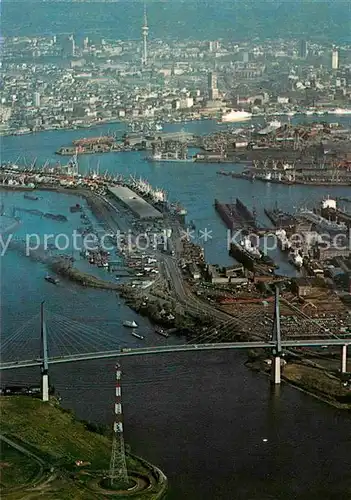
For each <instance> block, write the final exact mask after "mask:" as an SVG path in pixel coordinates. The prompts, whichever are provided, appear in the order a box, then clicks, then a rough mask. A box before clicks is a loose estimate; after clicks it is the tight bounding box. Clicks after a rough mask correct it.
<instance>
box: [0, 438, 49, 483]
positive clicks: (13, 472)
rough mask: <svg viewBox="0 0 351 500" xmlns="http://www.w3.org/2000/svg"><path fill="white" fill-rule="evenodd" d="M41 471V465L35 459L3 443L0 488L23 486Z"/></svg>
mask: <svg viewBox="0 0 351 500" xmlns="http://www.w3.org/2000/svg"><path fill="white" fill-rule="evenodd" d="M39 473H40V465H39V464H38V462H36V461H35V460H34V459H33V460H31V459H29V457H27V456H25V455H23V453H20V452H19V451H17V450H15V449H14V448H12V446H9V445H8V444H7V443H3V442H2V443H1V463H0V488H1V489H6V488H9V487H16V486H21V485H23V484H28V483H30V482H31V481H32V480H33V479H35V478H36V477H37V475H38V474H39Z"/></svg>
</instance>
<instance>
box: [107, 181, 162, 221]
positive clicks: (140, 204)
mask: <svg viewBox="0 0 351 500" xmlns="http://www.w3.org/2000/svg"><path fill="white" fill-rule="evenodd" d="M108 190H109V192H110V193H111V194H112V195H113V196H114V197H115V198H117V200H118V201H119V202H121V203H122V204H123V205H124V206H125V207H127V208H129V210H131V212H133V214H134V215H136V216H137V217H139V219H161V218H162V217H163V215H162V213H161V212H159V211H158V210H156V208H154V207H153V206H152V205H150V203H148V202H147V201H145V200H144V199H143V198H141V197H140V196H138V195H137V194H136V193H134V191H132V190H131V189H129V188H128V187H125V186H116V187H109V188H108Z"/></svg>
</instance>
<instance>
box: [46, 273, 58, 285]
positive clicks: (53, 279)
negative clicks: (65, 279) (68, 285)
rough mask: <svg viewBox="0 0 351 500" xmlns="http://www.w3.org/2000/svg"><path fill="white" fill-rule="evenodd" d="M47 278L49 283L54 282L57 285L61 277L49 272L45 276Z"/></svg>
mask: <svg viewBox="0 0 351 500" xmlns="http://www.w3.org/2000/svg"><path fill="white" fill-rule="evenodd" d="M45 279H46V281H48V282H49V283H52V284H53V285H57V284H58V283H59V282H60V280H59V279H57V278H54V277H53V276H50V275H49V274H47V275H46V276H45Z"/></svg>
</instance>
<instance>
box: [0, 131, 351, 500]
mask: <svg viewBox="0 0 351 500" xmlns="http://www.w3.org/2000/svg"><path fill="white" fill-rule="evenodd" d="M213 126H214V125H213V124H211V122H206V123H189V124H185V125H184V128H185V130H197V131H198V132H201V131H206V130H207V131H209V130H211V127H212V128H213ZM174 127H176V126H172V127H169V129H171V128H174ZM178 127H179V126H178ZM108 128H121V126H119V125H114V126H111V125H110V126H109V127H105V128H103V127H99V128H97V129H95V130H88V131H62V132H47V133H42V134H36V135H28V136H22V137H5V138H3V139H2V159H3V160H5V161H6V160H12V161H15V160H16V159H17V158H18V157H22V158H23V156H25V157H26V159H27V162H28V163H29V162H30V161H31V160H32V159H33V158H35V157H37V158H38V160H37V161H38V162H39V164H40V163H41V162H44V161H45V160H46V159H49V160H52V161H54V160H57V157H55V155H54V151H55V150H56V149H58V148H59V147H60V146H61V145H64V144H69V143H70V142H71V141H72V140H74V139H75V138H77V137H82V136H88V135H97V134H100V133H103V132H104V131H106V130H107V129H108ZM143 156H144V155H143V153H130V154H129V153H127V154H107V155H100V156H99V157H96V156H89V157H88V156H84V157H82V158H81V159H80V168H81V169H82V171H84V170H87V169H88V168H97V162H98V161H99V162H100V166H99V168H100V171H104V170H109V171H111V172H116V173H117V172H118V173H123V174H136V175H137V176H139V175H141V176H143V177H145V178H147V179H148V180H149V181H150V183H151V184H152V185H157V186H160V187H163V188H165V189H166V190H167V191H168V192H169V196H170V198H171V199H174V200H179V201H180V202H181V203H182V204H183V205H184V206H186V208H187V209H188V212H189V216H188V218H189V220H193V221H194V223H195V225H196V227H197V229H198V230H200V229H201V230H202V229H205V228H208V229H209V230H212V231H213V238H212V239H210V240H209V241H208V242H207V243H205V242H203V244H204V247H205V252H206V257H207V259H208V260H209V261H210V262H218V263H222V264H228V263H230V262H232V261H231V259H230V258H229V257H228V254H227V249H226V229H225V227H224V226H223V224H222V222H221V220H220V219H219V217H218V216H217V214H216V212H215V211H214V209H213V201H214V198H218V199H220V200H223V201H229V200H230V199H231V198H234V199H235V198H236V197H237V196H238V197H240V198H241V199H242V200H243V201H244V202H245V203H247V204H248V205H249V206H250V207H251V208H252V206H255V208H256V209H257V212H258V215H259V218H260V220H261V219H262V221H263V220H264V215H263V208H264V207H265V206H270V207H271V206H273V205H274V203H275V201H277V202H278V205H279V206H280V207H281V208H284V209H286V210H293V208H294V207H297V206H300V205H301V204H305V205H307V206H309V207H311V205H312V204H313V203H314V202H318V201H320V199H321V198H322V197H323V196H326V195H328V194H330V195H332V196H350V189H349V188H333V189H332V188H330V189H324V188H314V189H311V188H309V187H306V186H295V187H294V186H280V185H269V184H263V183H255V184H251V183H249V182H248V181H245V180H239V179H233V180H232V179H228V178H226V177H222V176H218V175H217V174H216V171H217V169H218V165H206V164H195V165H193V164H174V163H168V164H167V163H164V164H159V165H157V164H151V163H147V162H145V161H144V160H143ZM18 162H19V163H21V161H20V160H18ZM226 168H228V169H229V170H230V169H232V168H233V166H226ZM234 168H235V166H234ZM185 179H186V181H185ZM39 195H40V199H39V200H38V201H31V200H25V199H24V198H23V194H22V193H7V194H5V195H3V197H2V198H3V201H4V206H5V211H6V212H7V213H10V212H11V210H13V207H14V206H16V207H22V208H37V209H39V210H42V211H44V212H45V211H48V212H54V213H64V214H66V215H67V214H68V217H69V220H68V222H67V223H59V222H56V221H55V222H53V221H49V222H48V220H45V219H41V218H38V217H36V216H32V215H30V214H28V213H25V214H22V219H23V224H22V226H21V227H20V228H19V229H18V232H17V233H16V235H18V236H22V235H23V234H24V232H28V233H29V232H38V233H39V234H41V235H43V234H44V233H46V232H47V231H50V232H54V233H56V234H57V233H58V232H70V231H72V230H73V229H74V228H76V227H77V225H79V220H78V219H79V216H78V215H77V214H69V206H71V205H73V204H74V203H78V202H79V203H82V200H81V199H78V198H76V197H75V196H73V195H72V196H63V195H62V196H61V195H58V194H57V193H51V192H40V193H39ZM90 217H91V218H92V220H93V222H94V223H97V221H95V220H94V218H93V216H92V215H90ZM283 266H286V267H284V270H285V268H286V269H287V270H288V269H290V266H288V264H287V263H286V264H282V267H283ZM101 272H103V271H101ZM290 272H292V270H291V269H290ZM45 273H46V267H45V265H44V264H41V263H38V262H33V261H31V260H29V259H28V258H27V257H25V256H23V255H20V254H19V253H18V252H15V251H9V252H7V253H6V254H5V256H4V257H3V258H2V259H1V332H2V337H3V338H4V339H6V338H7V336H9V335H10V334H11V333H12V332H14V331H16V330H17V329H18V328H20V327H21V325H23V323H24V322H25V321H27V320H29V319H30V318H31V317H32V316H33V315H34V314H36V313H37V312H38V310H39V304H40V302H41V301H42V300H45V301H46V307H47V308H48V309H49V310H50V311H53V312H55V313H57V314H60V315H63V316H65V317H68V318H70V319H74V320H78V321H80V322H83V323H85V324H86V325H87V328H93V327H98V328H99V329H100V330H101V331H103V332H105V335H106V347H110V346H111V339H112V340H113V338H115V341H116V345H121V344H122V343H123V344H127V345H140V341H138V339H135V338H134V337H131V335H130V332H129V331H126V329H125V328H123V327H122V322H123V321H124V320H126V319H136V320H137V322H138V323H139V325H140V332H143V334H144V335H145V342H146V343H147V345H156V344H160V343H163V342H170V343H174V342H180V341H181V340H182V339H173V338H170V339H163V338H160V337H159V336H157V335H156V334H155V333H154V331H153V328H152V325H151V324H150V322H149V321H148V320H147V319H143V318H139V317H137V315H136V314H135V313H134V312H133V311H131V310H130V309H129V308H127V307H125V306H124V304H123V302H120V300H119V298H118V297H117V296H116V294H115V293H114V292H106V291H99V290H85V289H82V288H80V287H79V286H77V285H75V284H72V283H69V282H66V281H65V280H62V281H61V282H60V284H59V285H58V286H53V285H52V284H50V283H48V282H46V281H45V280H44V276H45ZM51 334H52V336H54V334H55V335H57V334H56V333H55V332H54V331H52V332H51ZM26 336H28V339H27V340H28V342H27V340H26V342H25V346H28V352H29V348H30V349H31V350H30V352H31V353H32V352H33V348H34V346H36V345H37V344H36V340H35V339H37V338H38V336H39V322H38V321H37V322H32V323H30V324H29V326H28V329H26V334H25V337H26ZM55 338H56V337H55ZM22 339H23V335H22ZM49 339H50V329H49ZM23 345H24V344H23V341H21V345H19V346H18V352H20V351H21V349H22V348H23ZM49 349H50V340H49ZM51 349H54V346H51ZM38 352H39V351H38ZM244 361H245V356H244V354H242V353H238V352H224V351H223V352H213V353H209V352H206V353H205V352H202V353H200V352H199V353H183V354H179V353H176V354H164V355H156V356H154V357H153V356H145V357H142V358H123V363H122V368H123V371H124V378H123V403H124V414H125V433H126V440H127V442H128V443H130V444H131V446H132V449H133V451H134V452H135V453H137V454H140V455H143V456H145V458H147V459H149V460H150V461H152V462H154V463H155V464H157V465H159V466H160V467H161V468H162V470H164V472H165V473H166V475H167V476H168V478H169V480H170V492H169V495H168V498H169V499H170V500H183V499H186V500H187V499H189V500H200V499H205V500H237V499H243V500H251V499H252V500H256V499H257V500H264V499H286V498H289V499H290V498H291V499H306V500H307V499H308V500H310V499H316V500H317V499H318V500H319V499H329V498H330V499H332V498H333V499H334V498H335V499H338V500H343V499H345V500H346V499H349V498H350V497H351V477H350V476H351V475H350V470H351V420H350V414H349V413H345V412H341V411H338V410H335V409H333V408H330V407H328V406H326V405H325V404H323V403H321V402H319V401H317V400H315V399H313V398H311V397H310V396H308V395H306V394H304V393H302V392H300V391H297V390H295V389H293V388H291V387H290V386H287V385H286V384H283V385H282V387H281V389H280V394H276V393H275V394H274V393H272V392H271V389H270V386H269V382H268V379H267V378H266V377H265V376H263V375H261V374H257V373H253V372H251V371H249V370H248V369H247V368H246V367H245V366H244V365H243V363H244ZM50 376H51V383H53V384H54V385H55V387H56V390H57V391H58V392H59V393H60V394H61V396H62V397H63V404H64V405H65V406H66V407H69V408H73V409H74V410H75V411H76V412H77V414H78V416H79V417H81V418H84V419H87V420H96V421H100V422H105V423H109V424H111V423H112V419H113V398H114V361H112V360H107V361H94V362H85V363H76V364H71V365H69V364H68V365H65V367H62V366H56V367H53V368H51V369H50ZM38 377H39V371H38V370H37V369H30V370H29V369H28V370H22V369H21V370H18V371H16V370H13V371H12V372H4V374H3V376H2V384H3V385H5V384H6V383H10V382H12V383H14V382H18V383H23V384H32V383H38V380H39V378H38ZM266 439H267V441H264V440H266ZM83 459H84V457H83Z"/></svg>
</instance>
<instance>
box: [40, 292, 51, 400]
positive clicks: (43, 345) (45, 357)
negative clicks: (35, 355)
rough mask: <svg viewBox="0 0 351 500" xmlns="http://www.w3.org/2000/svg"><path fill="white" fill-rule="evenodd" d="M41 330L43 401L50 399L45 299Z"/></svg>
mask: <svg viewBox="0 0 351 500" xmlns="http://www.w3.org/2000/svg"><path fill="white" fill-rule="evenodd" d="M40 330H41V353H40V354H41V356H40V357H41V360H42V364H41V397H42V400H43V401H49V360H48V358H49V356H48V338H47V330H46V321H45V311H44V301H43V302H42V303H41V305H40Z"/></svg>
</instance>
